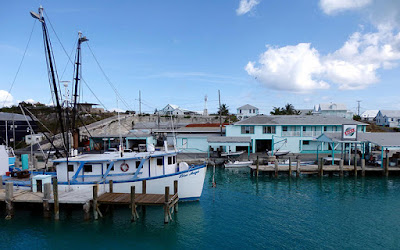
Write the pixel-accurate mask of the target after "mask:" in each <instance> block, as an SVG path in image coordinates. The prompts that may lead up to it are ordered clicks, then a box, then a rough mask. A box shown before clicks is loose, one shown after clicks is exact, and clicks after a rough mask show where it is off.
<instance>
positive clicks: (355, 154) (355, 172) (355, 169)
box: [354, 153, 357, 177]
mask: <svg viewBox="0 0 400 250" xmlns="http://www.w3.org/2000/svg"><path fill="white" fill-rule="evenodd" d="M354 176H355V177H357V153H354Z"/></svg>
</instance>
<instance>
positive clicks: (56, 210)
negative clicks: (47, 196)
mask: <svg viewBox="0 0 400 250" xmlns="http://www.w3.org/2000/svg"><path fill="white" fill-rule="evenodd" d="M52 182H53V199H54V219H55V220H59V219H60V204H59V202H58V180H57V177H53V178H52Z"/></svg>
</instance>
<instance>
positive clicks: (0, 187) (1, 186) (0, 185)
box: [0, 175, 4, 189]
mask: <svg viewBox="0 0 400 250" xmlns="http://www.w3.org/2000/svg"><path fill="white" fill-rule="evenodd" d="M3 188H4V186H3V176H1V175H0V189H3Z"/></svg>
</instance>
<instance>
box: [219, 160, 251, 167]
mask: <svg viewBox="0 0 400 250" xmlns="http://www.w3.org/2000/svg"><path fill="white" fill-rule="evenodd" d="M251 164H253V161H228V162H226V163H225V164H224V166H225V168H244V167H248V166H250V165H251Z"/></svg>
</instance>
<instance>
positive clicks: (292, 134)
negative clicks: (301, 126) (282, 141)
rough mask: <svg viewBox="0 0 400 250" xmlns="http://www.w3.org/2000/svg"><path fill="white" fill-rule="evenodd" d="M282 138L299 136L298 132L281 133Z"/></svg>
mask: <svg viewBox="0 0 400 250" xmlns="http://www.w3.org/2000/svg"><path fill="white" fill-rule="evenodd" d="M282 136H300V131H282Z"/></svg>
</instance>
